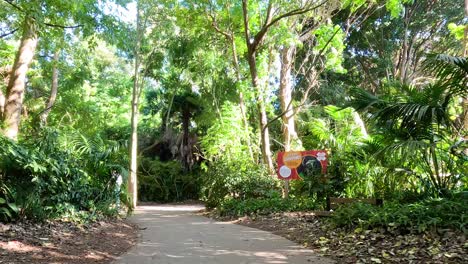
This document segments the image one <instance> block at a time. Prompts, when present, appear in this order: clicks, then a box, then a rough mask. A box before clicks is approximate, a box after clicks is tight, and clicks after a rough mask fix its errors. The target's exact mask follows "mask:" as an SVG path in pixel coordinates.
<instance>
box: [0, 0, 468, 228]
mask: <svg viewBox="0 0 468 264" xmlns="http://www.w3.org/2000/svg"><path fill="white" fill-rule="evenodd" d="M0 7H1V8H0V54H1V56H0V117H1V120H2V121H1V131H2V135H1V136H0V221H12V220H17V219H36V220H42V219H51V218H66V219H72V220H73V219H91V220H92V219H95V218H98V217H100V216H103V215H116V214H117V213H118V211H119V206H120V207H127V208H133V207H134V206H135V205H136V202H137V201H142V202H145V201H155V202H173V201H183V200H187V199H194V200H197V199H200V200H203V201H205V202H206V204H207V206H209V207H211V208H218V210H219V212H220V214H226V215H244V214H250V213H268V212H277V211H295V210H321V209H324V207H325V200H326V198H327V197H330V196H333V197H351V198H368V197H370V198H382V199H384V206H382V207H372V206H367V205H359V204H358V205H354V206H351V207H346V208H344V209H343V210H338V211H337V213H336V215H335V216H334V217H333V219H334V221H335V224H337V225H340V226H350V225H363V226H365V227H374V226H388V225H391V226H395V225H397V226H400V227H402V228H406V229H409V230H419V231H424V230H426V229H429V228H431V227H434V226H436V227H450V228H456V229H459V230H463V231H466V224H467V218H466V212H467V208H468V205H467V204H468V203H467V195H468V194H467V192H466V191H467V187H468V178H467V172H468V165H467V164H468V163H467V160H468V142H467V132H468V99H467V98H468V97H467V96H468V89H467V85H468V60H467V57H466V55H467V54H468V37H467V34H468V33H467V32H468V28H467V27H468V26H467V19H466V16H467V15H466V13H465V12H468V7H465V6H464V2H463V1H461V0H424V1H423V0H310V1H309V0H306V1H282V0H269V1H254V0H250V1H249V0H242V1H223V0H220V1H218V0H199V1H195V0H194V1H191V0H179V1H173V0H161V1H149V0H136V1H130V0H113V1H111V0H105V1H104V0H101V1H98V0H82V1H67V0H37V1H25V0H0ZM314 149H325V150H327V152H328V154H329V164H328V170H327V173H326V174H325V175H321V174H320V173H316V172H310V173H306V174H305V176H304V177H303V179H302V180H297V181H291V182H290V186H289V193H287V194H286V193H285V190H284V185H283V181H281V180H278V179H277V176H276V172H275V170H276V154H277V153H278V152H280V151H290V150H314ZM120 183H122V186H120ZM119 189H120V191H119ZM286 195H288V196H289V197H288V198H283V196H286ZM119 200H120V202H119ZM414 219H417V221H416V220H414Z"/></svg>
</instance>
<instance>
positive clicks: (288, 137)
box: [279, 46, 298, 151]
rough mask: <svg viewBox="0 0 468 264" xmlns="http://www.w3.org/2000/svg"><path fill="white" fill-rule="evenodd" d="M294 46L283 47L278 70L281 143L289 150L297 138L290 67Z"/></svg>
mask: <svg viewBox="0 0 468 264" xmlns="http://www.w3.org/2000/svg"><path fill="white" fill-rule="evenodd" d="M295 50H296V47H295V46H291V47H287V48H286V47H285V48H283V50H282V51H281V71H280V91H279V100H280V104H281V112H283V113H284V115H283V116H282V117H281V119H282V120H283V129H282V130H283V131H282V132H283V144H284V150H285V151H290V150H291V141H292V140H298V136H297V132H296V126H295V118H294V115H295V112H294V107H293V105H292V80H291V78H292V77H291V67H292V62H293V57H294V53H295Z"/></svg>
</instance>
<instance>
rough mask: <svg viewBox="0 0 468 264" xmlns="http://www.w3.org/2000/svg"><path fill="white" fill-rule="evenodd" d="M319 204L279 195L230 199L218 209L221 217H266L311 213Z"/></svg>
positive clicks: (306, 199) (310, 200)
mask: <svg viewBox="0 0 468 264" xmlns="http://www.w3.org/2000/svg"><path fill="white" fill-rule="evenodd" d="M315 209H317V204H316V203H315V201H314V200H313V199H310V198H301V197H299V198H289V199H283V198H281V197H279V195H275V196H273V197H270V198H249V199H246V200H239V199H228V200H226V201H224V202H222V204H221V205H220V206H219V207H218V208H217V210H216V212H217V213H218V214H220V215H221V216H231V217H238V216H244V215H266V214H271V213H280V212H294V211H311V210H315Z"/></svg>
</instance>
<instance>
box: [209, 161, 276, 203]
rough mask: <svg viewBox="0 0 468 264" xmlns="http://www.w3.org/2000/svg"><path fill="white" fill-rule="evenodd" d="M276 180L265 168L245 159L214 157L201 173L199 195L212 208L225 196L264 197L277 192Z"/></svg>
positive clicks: (242, 198)
mask: <svg viewBox="0 0 468 264" xmlns="http://www.w3.org/2000/svg"><path fill="white" fill-rule="evenodd" d="M276 186H277V180H276V179H275V178H273V177H271V176H270V175H269V174H268V172H267V170H266V169H265V168H264V167H263V166H261V165H257V164H253V163H251V162H249V161H245V160H232V161H228V160H224V159H223V160H218V161H215V162H212V163H210V164H209V167H207V168H206V172H205V173H204V174H203V175H202V189H201V198H202V199H203V200H205V202H206V205H207V207H209V208H214V207H216V206H218V205H220V204H221V203H222V202H223V201H224V200H225V199H228V198H236V199H239V200H244V199H249V198H262V197H263V198H266V197H271V196H272V195H275V193H277V191H275V190H278V188H276Z"/></svg>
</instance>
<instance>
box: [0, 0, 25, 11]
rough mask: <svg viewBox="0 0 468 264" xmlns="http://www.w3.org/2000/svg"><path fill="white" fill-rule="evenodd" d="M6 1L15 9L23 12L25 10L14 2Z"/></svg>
mask: <svg viewBox="0 0 468 264" xmlns="http://www.w3.org/2000/svg"><path fill="white" fill-rule="evenodd" d="M4 1H5V2H7V3H8V4H9V5H11V6H12V7H14V8H15V9H17V10H19V11H21V12H23V9H22V8H21V7H19V6H18V5H15V4H14V3H13V1H12V0H4Z"/></svg>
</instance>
